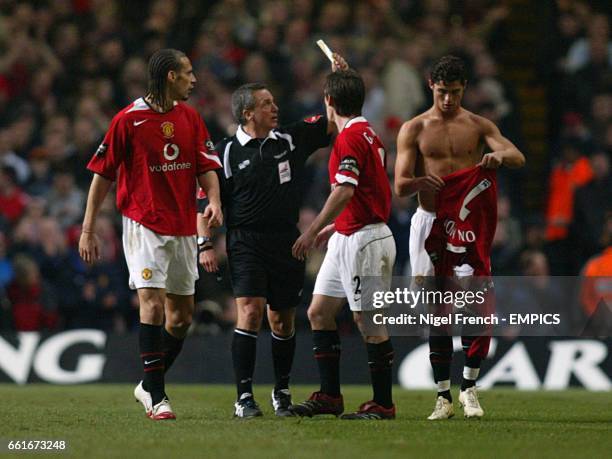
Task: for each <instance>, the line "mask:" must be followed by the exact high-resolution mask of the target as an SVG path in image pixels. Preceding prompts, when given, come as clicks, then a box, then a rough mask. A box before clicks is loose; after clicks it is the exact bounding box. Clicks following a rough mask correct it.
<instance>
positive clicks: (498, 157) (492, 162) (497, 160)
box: [478, 151, 504, 169]
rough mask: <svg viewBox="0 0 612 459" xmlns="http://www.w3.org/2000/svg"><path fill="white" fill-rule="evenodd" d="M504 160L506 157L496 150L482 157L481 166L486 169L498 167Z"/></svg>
mask: <svg viewBox="0 0 612 459" xmlns="http://www.w3.org/2000/svg"><path fill="white" fill-rule="evenodd" d="M503 162H504V158H503V157H502V154H501V153H500V152H497V151H494V152H493V153H487V154H486V155H484V156H483V157H482V160H481V161H480V163H478V165H479V166H482V167H484V168H485V169H497V168H499V167H500V166H501V165H502V164H503Z"/></svg>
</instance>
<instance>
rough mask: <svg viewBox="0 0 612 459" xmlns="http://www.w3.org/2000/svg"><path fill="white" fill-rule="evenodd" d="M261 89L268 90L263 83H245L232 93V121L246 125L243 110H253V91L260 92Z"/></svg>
mask: <svg viewBox="0 0 612 459" xmlns="http://www.w3.org/2000/svg"><path fill="white" fill-rule="evenodd" d="M262 89H268V87H267V86H266V85H265V84H263V83H247V84H243V85H242V86H240V87H239V88H238V89H236V90H235V91H234V92H233V93H232V115H234V119H235V120H236V121H237V122H238V123H240V124H243V125H244V124H246V119H245V118H244V111H245V110H253V109H254V108H255V97H254V96H253V93H254V92H255V91H261V90H262Z"/></svg>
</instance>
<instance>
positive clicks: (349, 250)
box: [313, 223, 395, 311]
mask: <svg viewBox="0 0 612 459" xmlns="http://www.w3.org/2000/svg"><path fill="white" fill-rule="evenodd" d="M394 263H395V240H394V239H393V234H391V230H390V229H389V227H388V226H387V225H385V224H384V223H376V224H373V225H367V226H364V227H363V228H362V229H360V230H359V231H357V232H355V233H353V234H351V235H350V236H345V235H343V234H340V233H338V232H336V233H334V234H333V236H332V237H331V238H330V239H329V242H328V244H327V253H326V254H325V259H324V260H323V264H322V265H321V269H320V270H319V274H318V275H317V281H316V282H315V287H314V291H313V294H315V295H326V296H331V297H335V298H346V299H347V300H348V303H349V306H350V308H351V311H372V310H374V309H375V308H374V307H373V306H372V304H365V303H366V302H365V301H364V302H363V303H362V301H361V297H362V290H363V289H364V288H367V289H368V290H379V291H387V290H389V289H390V287H391V277H392V276H393V264H394ZM363 278H366V280H365V282H364V283H363V284H362V281H363ZM365 296H366V297H369V295H365Z"/></svg>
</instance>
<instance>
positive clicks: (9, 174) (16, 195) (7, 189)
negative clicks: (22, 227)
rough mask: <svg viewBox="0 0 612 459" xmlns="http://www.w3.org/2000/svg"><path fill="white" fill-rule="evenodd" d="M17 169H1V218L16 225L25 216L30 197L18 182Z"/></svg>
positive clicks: (7, 167) (6, 167) (8, 167)
mask: <svg viewBox="0 0 612 459" xmlns="http://www.w3.org/2000/svg"><path fill="white" fill-rule="evenodd" d="M16 176H17V174H16V173H15V169H13V168H12V167H10V166H2V168H1V169H0V217H2V218H4V219H6V220H7V221H8V222H9V223H10V224H15V223H16V222H17V221H18V220H19V218H21V216H22V215H23V212H24V210H25V207H26V205H27V204H28V200H29V196H28V195H27V194H25V193H24V192H23V191H22V190H21V188H19V186H17V180H16Z"/></svg>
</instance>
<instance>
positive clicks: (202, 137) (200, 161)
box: [196, 114, 223, 174]
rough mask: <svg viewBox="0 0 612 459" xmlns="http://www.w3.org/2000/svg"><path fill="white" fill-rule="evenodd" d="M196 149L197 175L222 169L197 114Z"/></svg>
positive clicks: (208, 135)
mask: <svg viewBox="0 0 612 459" xmlns="http://www.w3.org/2000/svg"><path fill="white" fill-rule="evenodd" d="M197 125H198V137H197V138H198V145H197V146H198V148H199V152H200V154H199V155H197V167H196V171H197V174H205V173H206V172H208V171H213V170H215V169H219V168H221V167H223V165H222V164H221V160H220V159H219V155H218V154H217V152H216V151H215V144H214V143H213V141H212V139H211V138H210V134H209V133H208V129H206V125H205V124H204V121H203V120H202V118H201V117H200V115H199V114H198V122H197Z"/></svg>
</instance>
